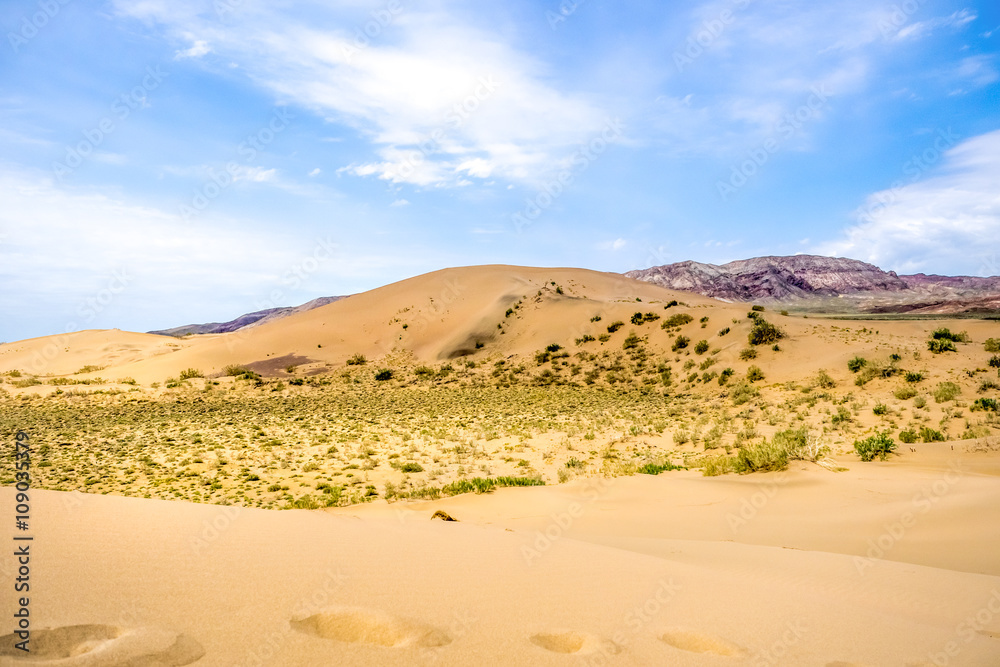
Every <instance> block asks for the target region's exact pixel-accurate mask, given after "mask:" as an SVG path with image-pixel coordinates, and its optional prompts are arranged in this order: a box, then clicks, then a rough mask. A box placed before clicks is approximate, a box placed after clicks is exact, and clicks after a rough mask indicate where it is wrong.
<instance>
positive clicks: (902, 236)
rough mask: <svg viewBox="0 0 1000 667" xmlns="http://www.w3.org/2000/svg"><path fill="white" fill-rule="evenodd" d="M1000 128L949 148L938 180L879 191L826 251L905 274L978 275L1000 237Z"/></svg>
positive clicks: (821, 249)
mask: <svg viewBox="0 0 1000 667" xmlns="http://www.w3.org/2000/svg"><path fill="white" fill-rule="evenodd" d="M998 178H1000V130H998V131H994V132H990V133H988V134H984V135H980V136H978V137H975V138H973V139H969V140H967V141H965V142H963V143H960V144H958V145H957V146H955V147H954V148H952V149H951V150H949V151H948V152H947V153H946V154H945V156H944V160H943V164H942V165H941V167H940V168H939V169H938V170H937V172H936V173H935V174H933V175H932V176H931V177H930V178H927V179H925V180H921V181H917V182H915V183H911V184H909V185H906V186H904V187H901V188H898V189H894V190H892V191H883V192H877V193H874V194H872V195H871V196H870V197H869V198H868V201H867V202H866V204H865V206H863V207H862V208H861V209H859V211H858V218H859V221H858V223H857V224H855V225H853V226H851V227H849V228H848V229H846V230H845V232H844V236H843V238H842V239H840V240H837V241H834V242H831V243H826V244H821V245H819V246H818V247H817V251H818V252H819V253H820V254H825V255H836V256H845V257H854V258H857V259H862V260H865V261H868V262H871V263H873V264H876V265H878V266H881V267H883V268H891V269H895V270H897V271H901V272H913V271H923V270H929V269H930V270H947V271H951V272H954V273H959V274H974V273H976V272H977V271H978V267H979V266H980V265H981V264H982V262H983V259H984V257H985V256H986V255H987V254H990V253H996V251H997V239H1000V189H998V188H997V182H998Z"/></svg>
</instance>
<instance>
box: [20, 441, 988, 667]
mask: <svg viewBox="0 0 1000 667" xmlns="http://www.w3.org/2000/svg"><path fill="white" fill-rule="evenodd" d="M937 450H938V451H928V452H927V453H926V454H923V455H921V456H919V457H911V458H910V459H909V460H902V459H900V460H897V461H893V462H887V463H872V464H858V463H847V462H843V463H845V464H846V465H848V466H849V469H848V470H846V471H843V472H839V473H833V472H829V471H827V470H824V469H822V468H820V467H818V466H815V465H810V464H802V463H799V464H798V465H794V466H793V467H792V468H791V469H790V470H788V471H787V472H784V473H776V474H771V475H757V476H744V477H722V478H705V477H700V476H698V475H697V474H695V473H674V474H671V475H660V476H657V477H651V476H637V477H630V478H617V479H613V480H604V479H588V480H575V481H573V482H570V483H568V484H565V485H561V486H558V487H538V488H528V489H502V490H498V491H497V492H495V493H493V494H490V495H479V496H476V495H467V496H459V497H455V498H450V499H447V500H441V501H434V502H424V503H406V504H403V503H395V504H386V503H384V502H379V503H375V504H371V505H365V506H358V507H350V508H342V509H337V510H319V511H284V512H275V511H264V510H253V509H241V508H233V507H229V508H226V507H213V506H206V505H195V504H189V503H184V502H167V501H156V500H145V499H133V498H122V497H110V496H94V495H86V494H79V493H60V492H52V491H36V492H34V493H33V498H34V501H33V505H34V509H33V513H34V515H35V516H34V517H33V526H34V531H33V533H34V537H35V541H34V542H33V544H32V549H33V554H34V556H33V561H32V575H31V576H32V596H31V613H32V628H33V630H34V634H33V637H36V638H37V639H36V640H37V641H38V645H39V646H41V645H42V644H43V643H44V642H45V641H46V638H47V636H46V635H45V634H43V628H49V629H51V630H50V632H51V633H52V634H51V635H49V636H48V639H49V644H50V645H51V648H50V649H49V652H48V655H47V656H46V655H42V654H38V655H36V656H35V659H34V661H32V662H31V663H30V664H37V665H42V664H51V665H94V666H108V665H126V664H127V665H138V664H150V665H153V664H164V665H180V664H197V665H324V664H330V665H334V664H336V665H372V664H380V665H383V664H384V665H409V664H441V665H461V664H472V663H484V662H489V663H500V664H523V665H535V664H538V665H547V664H552V665H562V664H594V665H597V664H622V665H633V664H635V665H668V664H676V665H722V664H734V665H736V664H754V665H760V664H789V665H821V666H832V665H870V666H874V665H886V666H888V665H934V664H953V665H995V664H998V661H1000V560H998V559H997V558H996V554H997V553H1000V529H998V526H1000V502H998V501H1000V478H998V477H997V475H996V469H997V457H998V455H997V453H996V452H995V451H994V452H992V453H990V452H987V453H976V454H969V453H965V452H961V451H959V452H954V451H953V450H951V449H950V447H949V446H946V445H942V446H939V447H937ZM12 495H13V494H12V490H11V489H9V488H4V489H2V490H0V497H2V498H3V506H4V507H12V505H13V497H12ZM438 509H442V510H445V511H446V512H448V513H449V514H450V515H451V516H453V517H455V518H456V519H457V521H455V522H444V521H440V520H431V515H432V514H433V513H434V511H435V510H438ZM907 517H910V518H909V519H908V518H907ZM8 539H9V538H8ZM2 562H3V567H4V568H5V570H6V571H8V572H9V571H10V568H11V567H12V561H11V558H10V556H9V555H5V557H4V559H3V561H2ZM10 598H11V596H10V595H5V596H4V598H3V599H4V604H5V605H8V606H6V607H5V616H6V617H8V618H9V617H10V613H8V610H9V609H10V607H9V605H10ZM57 635H59V636H57ZM3 645H4V646H5V647H6V646H7V645H9V640H8V639H4V644H3ZM4 650H5V653H3V654H0V655H2V656H3V657H2V658H0V659H2V660H3V661H4V662H2V663H0V664H5V665H6V664H10V665H16V664H29V663H24V662H23V661H19V660H15V659H13V658H11V657H9V654H10V651H7V650H6V649H4ZM949 651H950V652H952V653H954V654H955V655H954V656H950V655H948V652H949ZM202 652H203V656H202V657H200V659H197V660H194V661H193V662H185V661H186V660H193V659H195V657H196V656H198V655H200V654H201V653H202ZM74 653H78V654H79V655H75V656H74V655H73V654H74ZM142 655H147V656H159V657H149V659H148V660H147V661H146V662H142V658H140V656H142Z"/></svg>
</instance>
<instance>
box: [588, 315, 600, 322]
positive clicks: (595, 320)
mask: <svg viewBox="0 0 1000 667" xmlns="http://www.w3.org/2000/svg"><path fill="white" fill-rule="evenodd" d="M590 321H591V322H600V321H601V316H600V315H594V316H593V317H591V318H590Z"/></svg>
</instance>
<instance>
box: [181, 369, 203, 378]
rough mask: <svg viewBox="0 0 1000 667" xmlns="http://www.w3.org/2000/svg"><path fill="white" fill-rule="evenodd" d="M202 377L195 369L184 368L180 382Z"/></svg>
mask: <svg viewBox="0 0 1000 667" xmlns="http://www.w3.org/2000/svg"><path fill="white" fill-rule="evenodd" d="M200 377H204V376H203V375H202V374H201V371H199V370H198V369H197V368H186V369H184V370H182V371H181V379H182V380H190V379H191V378H200Z"/></svg>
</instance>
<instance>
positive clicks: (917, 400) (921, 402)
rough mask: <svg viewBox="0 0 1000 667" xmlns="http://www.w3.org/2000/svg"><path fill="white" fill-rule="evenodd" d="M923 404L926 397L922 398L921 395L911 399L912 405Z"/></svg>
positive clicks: (919, 405) (925, 402)
mask: <svg viewBox="0 0 1000 667" xmlns="http://www.w3.org/2000/svg"><path fill="white" fill-rule="evenodd" d="M925 405H927V399H926V398H924V397H923V396H917V397H916V398H915V399H913V407H915V408H922V407H924V406H925Z"/></svg>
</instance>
